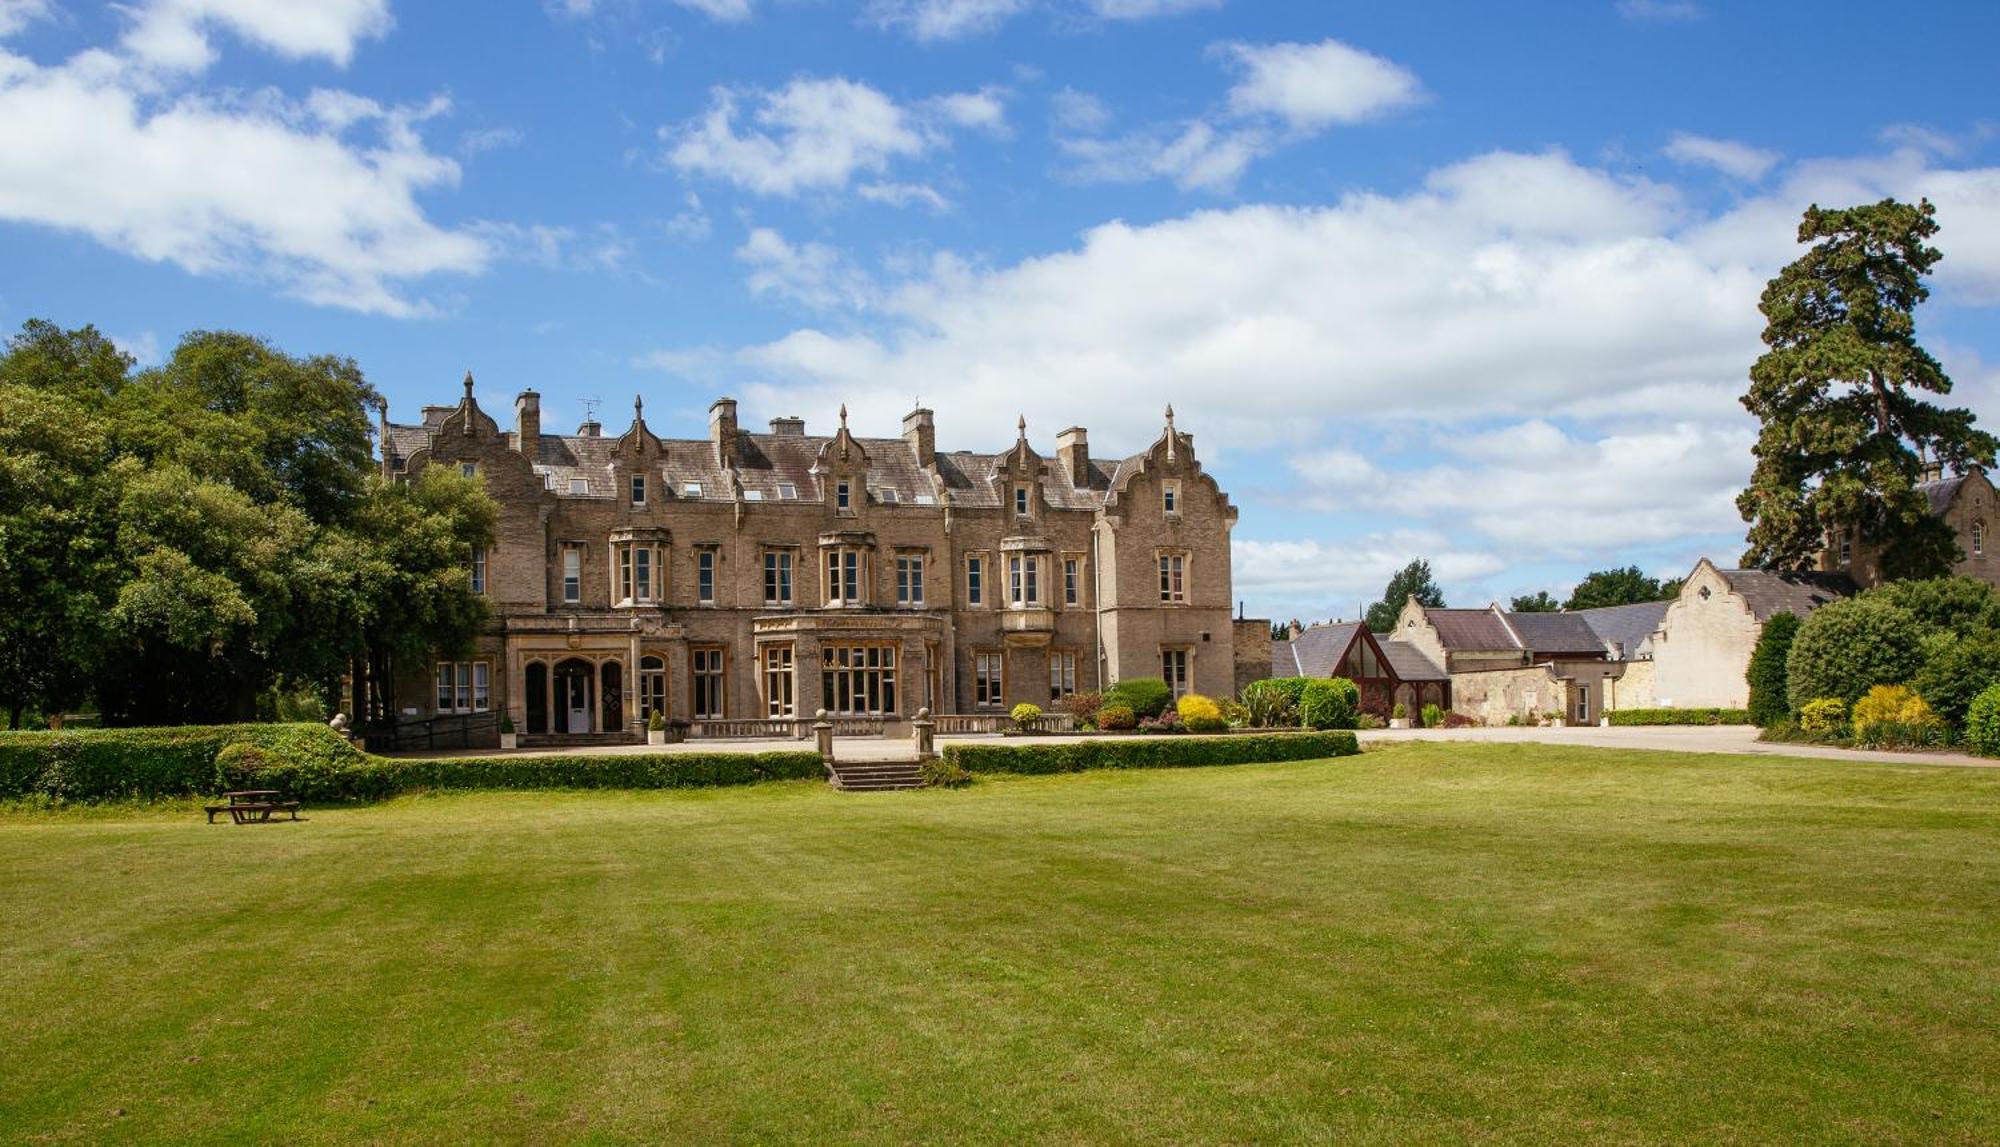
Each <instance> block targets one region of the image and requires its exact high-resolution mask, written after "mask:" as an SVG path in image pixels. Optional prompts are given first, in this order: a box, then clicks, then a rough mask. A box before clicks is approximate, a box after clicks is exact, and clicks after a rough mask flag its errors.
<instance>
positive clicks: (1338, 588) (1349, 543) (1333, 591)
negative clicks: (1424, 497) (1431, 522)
mask: <svg viewBox="0 0 2000 1147" xmlns="http://www.w3.org/2000/svg"><path fill="white" fill-rule="evenodd" d="M1230 550H1231V561H1230V573H1231V577H1230V581H1231V588H1233V589H1234V590H1235V591H1236V596H1237V597H1239V598H1244V599H1247V600H1249V601H1252V602H1257V603H1260V605H1259V608H1271V607H1272V606H1273V605H1282V606H1283V607H1284V608H1283V609H1282V610H1281V611H1278V613H1281V614H1282V616H1283V617H1287V618H1289V617H1292V616H1294V615H1296V616H1299V617H1303V618H1306V619H1309V620H1316V619H1321V618H1335V617H1344V618H1347V619H1349V620H1354V619H1355V618H1356V617H1357V615H1358V613H1359V611H1360V610H1362V609H1366V608H1367V607H1368V605H1369V603H1371V602H1373V601H1374V600H1375V599H1376V598H1377V597H1378V596H1380V595H1381V593H1382V587H1383V586H1385V585H1387V584H1388V583H1389V577H1390V575H1392V574H1394V573H1396V572H1397V571H1398V570H1400V569H1402V568H1403V567H1404V566H1406V565H1408V564H1410V559H1411V558H1413V557H1416V556H1417V555H1420V554H1421V555H1423V556H1424V557H1425V559H1426V560H1428V561H1429V562H1430V565H1431V573H1432V575H1433V576H1435V577H1436V578H1437V579H1438V581H1439V582H1440V583H1442V584H1443V585H1445V586H1446V587H1447V588H1449V587H1452V586H1457V585H1463V584H1465V583H1467V582H1473V581H1479V580H1482V579H1484V578H1488V577H1491V576H1492V575H1494V574H1496V573H1499V572H1500V571H1501V570H1503V569H1505V568H1506V567H1507V562H1506V561H1505V560H1504V559H1502V558H1501V557H1500V556H1499V555H1497V554H1495V553H1493V552H1491V551H1489V550H1483V549H1476V548H1467V547H1465V546H1464V544H1463V542H1462V541H1459V540H1456V539H1454V538H1452V537H1451V536H1449V535H1447V534H1443V533H1439V532H1436V531H1432V530H1395V531H1390V532H1386V533H1371V534H1365V535H1362V536H1361V537H1355V538H1343V539H1341V540H1340V541H1338V542H1329V541H1319V540H1316V539H1307V540H1298V541H1259V540H1256V539H1251V538H1238V539H1236V540H1235V541H1234V542H1233V543H1232V544H1231V546H1230ZM1477 604H1481V605H1483V604H1485V603H1484V602H1479V603H1477ZM1275 616H1276V614H1274V617H1275Z"/></svg>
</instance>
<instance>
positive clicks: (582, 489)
mask: <svg viewBox="0 0 2000 1147" xmlns="http://www.w3.org/2000/svg"><path fill="white" fill-rule="evenodd" d="M569 492H570V493H571V494H573V495H575V496H577V497H582V496H584V495H586V494H588V493H590V479H588V478H571V479H570V480H569Z"/></svg>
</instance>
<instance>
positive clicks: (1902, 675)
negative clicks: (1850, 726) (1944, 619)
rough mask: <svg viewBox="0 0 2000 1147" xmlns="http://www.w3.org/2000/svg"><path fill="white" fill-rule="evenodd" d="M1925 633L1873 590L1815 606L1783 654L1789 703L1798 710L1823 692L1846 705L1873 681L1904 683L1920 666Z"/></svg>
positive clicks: (1908, 614)
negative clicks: (1790, 645) (1789, 647)
mask: <svg viewBox="0 0 2000 1147" xmlns="http://www.w3.org/2000/svg"><path fill="white" fill-rule="evenodd" d="M1926 632H1927V631H1926V629H1925V626H1924V624H1923V623H1922V622H1921V621H1919V620H1918V619H1917V616H1916V614H1914V613H1911V612H1910V611H1909V610H1907V609H1904V608H1903V607H1902V606H1900V605H1895V604H1893V603H1891V602H1890V601H1888V600H1887V599H1886V598H1883V597H1880V596H1877V595H1875V594H1864V595H1862V596H1860V597H1852V598H1848V599H1846V600H1844V601H1836V602H1832V603H1830V604H1828V605H1825V606H1822V607H1820V608H1819V609H1817V610H1815V611H1814V612H1813V614H1812V616H1811V617H1808V618H1806V620H1805V623H1804V624H1802V625H1800V626H1799V632H1798V636H1797V637H1795V638H1793V639H1792V650H1791V652H1790V653H1789V654H1787V655H1786V657H1785V687H1786V691H1787V692H1788V693H1789V694H1790V696H1791V702H1792V707H1793V708H1794V709H1797V710H1799V711H1800V712H1801V713H1802V714H1803V712H1804V710H1805V706H1806V703H1807V702H1808V701H1816V700H1819V699H1821V698H1826V697H1831V698H1835V699H1837V700H1839V701H1841V702H1843V703H1844V704H1847V705H1852V704H1853V703H1854V702H1856V701H1858V700H1860V699H1861V696H1862V694H1864V693H1866V692H1868V690H1870V689H1872V688H1874V687H1875V686H1877V685H1901V684H1904V683H1906V682H1908V681H1909V679H1910V678H1911V677H1912V676H1914V675H1915V674H1916V672H1917V670H1918V669H1920V668H1922V667H1923V661H1924V651H1923V644H1924V636H1925V634H1926ZM1800 723H1801V724H1802V725H1803V724H1804V722H1803V721H1801V722H1800Z"/></svg>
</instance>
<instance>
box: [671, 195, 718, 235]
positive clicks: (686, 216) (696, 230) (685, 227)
mask: <svg viewBox="0 0 2000 1147" xmlns="http://www.w3.org/2000/svg"><path fill="white" fill-rule="evenodd" d="M681 203H682V204H683V206H682V208H681V210H679V211H677V212H675V213H674V216H673V218H671V219H668V220H667V221H666V223H664V224H662V226H663V227H664V228H665V229H666V232H667V234H669V235H671V236H673V237H674V238H676V239H679V240H681V241H682V242H686V243H693V242H697V241H699V240H702V239H706V238H708V231H709V221H708V212H707V211H704V210H703V209H702V206H701V196H699V195H696V194H695V193H694V192H692V191H690V192H688V193H687V194H686V195H685V196H683V197H682V199H681Z"/></svg>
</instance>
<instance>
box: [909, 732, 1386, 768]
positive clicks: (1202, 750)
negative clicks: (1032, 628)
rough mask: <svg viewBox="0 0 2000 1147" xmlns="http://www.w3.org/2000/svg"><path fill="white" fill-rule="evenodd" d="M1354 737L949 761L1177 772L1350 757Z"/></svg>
mask: <svg viewBox="0 0 2000 1147" xmlns="http://www.w3.org/2000/svg"><path fill="white" fill-rule="evenodd" d="M1360 751H1361V745H1360V743H1359V742H1358V741H1356V740H1355V737H1354V734H1353V733H1349V732H1327V733H1239V734H1237V735H1235V736H1228V737H1107V738H1103V739H1092V740H1087V741H1078V742H1075V743H1074V744H1067V745H1011V744H1010V745H983V744H977V745H975V744H956V745H946V746H945V747H944V759H945V760H946V761H947V762H949V763H951V764H954V765H957V766H958V767H960V768H962V769H964V770H966V771H967V772H970V773H1029V774H1036V775H1040V774H1046V773H1079V772H1083V771H1084V770H1086V769H1173V768H1194V767H1199V766H1202V765H1254V764H1269V763H1275V762H1278V761H1316V760H1320V759H1321V758H1324V757H1350V756H1353V755H1354V754H1356V753H1358V752H1360Z"/></svg>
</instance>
